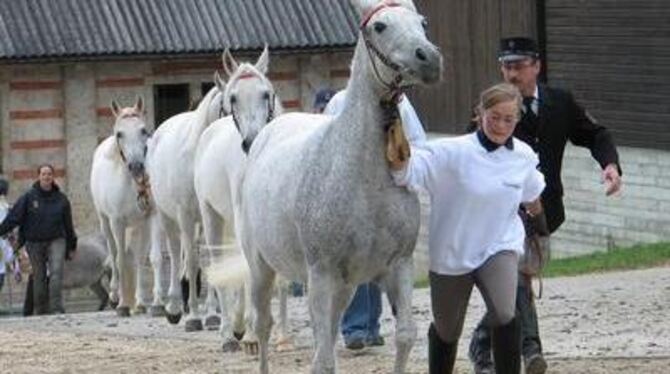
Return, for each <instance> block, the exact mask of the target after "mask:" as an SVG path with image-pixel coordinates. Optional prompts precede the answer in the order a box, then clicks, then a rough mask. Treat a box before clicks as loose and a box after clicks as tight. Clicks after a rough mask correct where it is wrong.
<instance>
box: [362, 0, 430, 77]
mask: <svg viewBox="0 0 670 374" xmlns="http://www.w3.org/2000/svg"><path fill="white" fill-rule="evenodd" d="M351 1H352V4H353V5H354V6H355V7H357V8H358V11H359V13H360V14H361V23H360V30H361V37H362V38H363V41H364V43H365V46H366V48H367V50H368V53H369V55H370V59H371V60H372V61H371V63H372V65H373V70H374V71H375V72H373V74H375V75H376V76H377V79H378V80H380V81H381V83H382V84H383V85H384V86H387V88H391V87H394V88H397V87H401V86H410V85H414V84H417V83H423V84H429V83H434V82H437V81H438V80H439V79H440V77H441V75H442V55H441V54H440V51H439V50H438V48H437V47H436V46H435V45H434V44H433V43H431V42H430V41H429V40H428V38H427V37H426V26H427V23H426V18H424V17H423V16H422V15H420V14H419V13H417V10H416V7H415V6H414V4H413V3H412V1H411V0H382V1H379V0H351Z"/></svg>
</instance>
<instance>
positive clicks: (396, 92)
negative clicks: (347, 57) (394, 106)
mask: <svg viewBox="0 0 670 374" xmlns="http://www.w3.org/2000/svg"><path fill="white" fill-rule="evenodd" d="M399 6H401V5H400V4H398V3H396V2H393V1H388V2H386V1H385V2H382V3H381V4H378V5H377V6H375V7H374V8H372V9H371V10H370V11H369V12H367V13H366V14H365V15H364V16H363V20H362V21H361V24H360V30H361V33H362V35H363V41H364V42H365V48H366V49H367V51H368V55H369V56H370V62H371V64H372V69H373V70H374V72H375V77H376V78H377V81H379V82H380V83H381V84H382V85H383V86H384V87H386V88H387V89H388V90H389V94H390V100H392V101H394V102H398V100H399V98H400V94H401V91H400V83H401V82H402V80H403V77H402V74H400V69H401V66H400V65H398V64H397V63H395V62H393V61H391V59H390V58H388V56H386V55H384V54H383V53H381V51H380V50H379V48H377V47H376V46H375V45H374V44H373V43H372V41H370V38H369V35H370V34H369V32H368V31H367V29H366V26H367V25H368V23H369V22H370V20H371V19H372V17H373V16H374V15H375V14H377V13H379V12H380V11H381V10H383V9H386V8H395V7H399ZM373 54H374V55H375V56H377V58H378V59H379V61H381V62H382V64H384V65H386V67H388V68H389V69H391V70H393V71H394V72H396V73H398V74H396V76H395V78H393V80H392V81H391V82H386V81H384V80H383V79H382V77H381V74H379V69H378V68H377V63H376V62H375V60H374V58H372V55H373Z"/></svg>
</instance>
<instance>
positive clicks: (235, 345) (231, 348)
mask: <svg viewBox="0 0 670 374" xmlns="http://www.w3.org/2000/svg"><path fill="white" fill-rule="evenodd" d="M221 349H222V350H223V351H224V352H226V353H229V352H237V351H239V350H240V349H241V348H240V342H239V341H237V340H234V339H228V340H226V341H225V342H223V345H222V346H221Z"/></svg>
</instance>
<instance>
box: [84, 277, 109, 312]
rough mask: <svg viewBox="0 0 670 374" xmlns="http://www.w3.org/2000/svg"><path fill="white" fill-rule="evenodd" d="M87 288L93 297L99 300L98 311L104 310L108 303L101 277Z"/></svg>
mask: <svg viewBox="0 0 670 374" xmlns="http://www.w3.org/2000/svg"><path fill="white" fill-rule="evenodd" d="M88 288H90V289H91V291H93V293H94V294H95V296H97V297H98V299H99V300H100V305H99V306H98V310H105V307H107V304H108V303H109V295H108V294H107V290H106V289H105V287H104V286H103V285H102V275H101V276H100V278H98V280H97V281H95V282H93V284H91V285H90V286H88Z"/></svg>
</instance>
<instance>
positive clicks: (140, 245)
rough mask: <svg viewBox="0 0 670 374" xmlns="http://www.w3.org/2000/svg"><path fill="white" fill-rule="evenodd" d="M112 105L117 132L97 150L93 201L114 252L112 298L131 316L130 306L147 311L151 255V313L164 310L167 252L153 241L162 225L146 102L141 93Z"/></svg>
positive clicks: (114, 129) (123, 314)
mask: <svg viewBox="0 0 670 374" xmlns="http://www.w3.org/2000/svg"><path fill="white" fill-rule="evenodd" d="M111 110H112V114H113V115H114V119H115V120H114V128H113V132H112V135H110V136H109V137H108V138H107V139H105V140H103V141H102V143H100V145H98V147H97V148H96V150H95V153H94V155H93V163H92V165H91V179H90V186H91V195H92V197H93V204H94V206H95V211H96V213H97V215H98V219H99V221H100V229H101V231H102V233H103V235H104V236H105V238H106V240H107V247H108V248H109V252H110V255H111V258H112V261H111V265H112V279H111V281H110V299H111V301H112V302H113V303H118V306H117V307H116V311H117V314H118V315H119V316H123V317H127V316H129V315H130V308H131V307H134V309H135V310H134V311H135V312H136V313H144V312H146V309H147V306H146V304H147V303H148V300H149V296H148V295H147V294H146V290H145V289H144V287H142V285H143V284H145V283H146V282H145V277H146V272H145V271H144V270H143V266H142V264H143V263H144V261H145V260H146V258H147V256H149V258H150V261H151V265H152V267H153V270H154V271H153V273H154V292H153V303H152V305H151V313H152V315H161V314H162V313H163V311H164V303H163V294H164V292H163V288H162V277H161V271H160V270H161V265H162V257H161V254H160V246H159V245H158V244H159V243H158V242H153V241H150V236H151V230H152V229H157V228H156V224H155V223H154V222H153V221H154V217H152V215H151V201H150V197H149V186H148V178H147V174H146V169H145V161H146V154H147V141H148V140H149V137H150V133H149V130H148V128H147V125H146V122H145V118H144V102H143V100H142V99H141V98H137V100H136V102H135V105H134V106H132V107H125V108H121V107H120V106H119V105H118V104H117V103H116V101H112V103H111ZM150 253H151V254H150ZM119 285H120V288H121V290H120V292H119Z"/></svg>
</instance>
